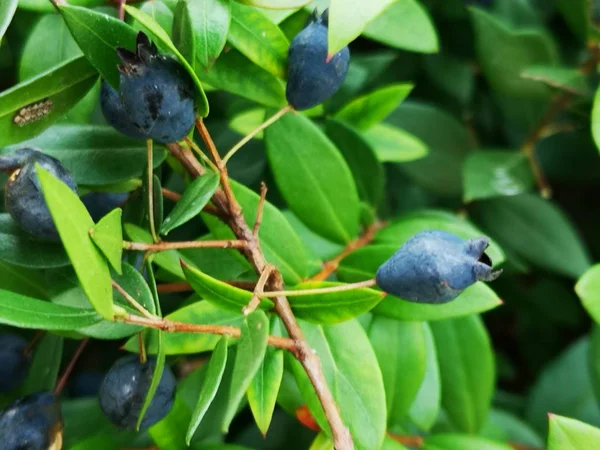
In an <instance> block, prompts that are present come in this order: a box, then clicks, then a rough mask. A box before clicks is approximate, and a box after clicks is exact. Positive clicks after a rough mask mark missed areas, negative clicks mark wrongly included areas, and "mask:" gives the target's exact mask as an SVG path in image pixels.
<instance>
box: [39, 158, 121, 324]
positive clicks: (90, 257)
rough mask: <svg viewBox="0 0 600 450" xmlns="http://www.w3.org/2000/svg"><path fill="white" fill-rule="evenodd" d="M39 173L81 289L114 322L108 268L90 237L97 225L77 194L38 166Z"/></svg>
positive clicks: (97, 308)
mask: <svg viewBox="0 0 600 450" xmlns="http://www.w3.org/2000/svg"><path fill="white" fill-rule="evenodd" d="M36 170H37V175H38V178H39V181H40V184H41V187H42V191H43V193H44V199H45V200H46V204H47V205H48V209H49V210H50V213H51V214H52V219H53V220H54V224H55V225H56V228H57V230H58V233H59V235H60V238H61V240H62V243H63V245H64V246H65V249H66V251H67V254H68V255H69V259H70V260H71V264H72V265H73V268H74V269H75V272H76V273H77V278H78V279H79V282H80V283H81V287H82V288H83V290H84V292H85V294H86V295H87V297H88V299H89V300H90V303H91V304H92V305H93V306H94V309H95V310H96V311H97V312H98V314H100V315H101V316H102V317H104V318H106V319H108V320H113V316H114V310H113V298H112V287H111V280H110V272H109V269H108V264H107V263H106V261H105V260H104V258H103V257H102V254H101V253H100V251H99V250H98V249H97V248H96V247H95V246H94V244H93V242H92V240H91V239H90V236H89V230H90V229H91V228H92V227H93V226H94V221H93V220H92V218H91V217H90V215H89V213H88V211H87V209H86V208H85V206H84V205H83V203H81V200H79V197H77V194H75V193H74V192H73V191H71V189H69V188H68V187H67V185H65V184H64V183H63V182H62V181H60V180H58V179H57V178H55V177H54V176H53V175H51V174H50V173H49V172H47V171H46V170H44V169H42V168H41V167H40V166H39V165H36Z"/></svg>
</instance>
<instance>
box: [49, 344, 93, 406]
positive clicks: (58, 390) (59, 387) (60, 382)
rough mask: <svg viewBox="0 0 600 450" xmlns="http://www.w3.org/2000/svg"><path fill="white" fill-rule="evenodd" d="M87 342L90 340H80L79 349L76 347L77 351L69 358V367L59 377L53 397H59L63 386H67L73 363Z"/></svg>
mask: <svg viewBox="0 0 600 450" xmlns="http://www.w3.org/2000/svg"><path fill="white" fill-rule="evenodd" d="M89 340H90V338H85V339H82V340H81V342H80V343H79V347H77V350H75V354H74V355H73V357H72V358H71V361H69V365H68V366H67V368H66V369H65V371H64V372H63V374H62V375H61V377H60V379H59V380H58V384H57V385H56V387H55V388H54V395H60V393H61V392H62V390H63V389H64V388H65V385H66V384H67V380H68V379H69V376H70V375H71V372H72V371H73V368H74V367H75V363H76V362H77V360H78V359H79V357H80V356H81V353H82V352H83V349H84V348H85V346H86V345H87V343H88V342H89Z"/></svg>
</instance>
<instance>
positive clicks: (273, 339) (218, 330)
mask: <svg viewBox="0 0 600 450" xmlns="http://www.w3.org/2000/svg"><path fill="white" fill-rule="evenodd" d="M117 320H119V321H121V322H125V323H130V324H133V325H141V326H144V327H148V328H156V329H157V330H162V331H165V332H167V333H176V332H177V333H205V334H218V335H221V336H231V337H234V338H238V337H240V336H241V330H240V329H239V328H237V327H232V326H229V325H197V324H194V323H183V322H176V321H173V320H168V319H161V318H159V317H157V318H154V319H149V318H146V317H141V316H134V315H132V314H129V315H127V316H125V317H119V318H117ZM267 343H268V344H269V345H271V346H273V347H277V348H281V349H283V350H287V351H289V352H291V353H293V354H294V355H295V354H297V348H296V343H295V342H294V341H293V340H292V339H290V338H284V337H279V336H269V338H268V341H267Z"/></svg>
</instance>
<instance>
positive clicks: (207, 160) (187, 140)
mask: <svg viewBox="0 0 600 450" xmlns="http://www.w3.org/2000/svg"><path fill="white" fill-rule="evenodd" d="M184 141H185V143H186V144H187V145H189V146H190V148H191V149H192V150H194V151H195V152H196V154H197V155H198V156H199V157H200V158H201V159H202V161H204V162H205V163H206V164H208V166H209V167H210V168H211V169H212V170H213V171H214V172H218V171H219V169H217V166H215V165H214V163H213V162H212V161H211V160H210V158H209V157H208V156H206V155H205V154H204V152H203V151H202V150H201V149H200V147H198V146H197V145H196V143H195V142H194V141H192V140H191V139H190V138H189V137H187V136H186V137H185V139H184Z"/></svg>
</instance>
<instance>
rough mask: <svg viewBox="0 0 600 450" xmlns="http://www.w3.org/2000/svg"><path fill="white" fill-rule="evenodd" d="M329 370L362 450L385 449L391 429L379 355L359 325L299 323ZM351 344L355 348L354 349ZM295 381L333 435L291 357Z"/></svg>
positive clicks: (328, 377)
mask: <svg viewBox="0 0 600 450" xmlns="http://www.w3.org/2000/svg"><path fill="white" fill-rule="evenodd" d="M299 323H300V326H301V328H302V331H303V332H304V335H305V337H306V340H307V341H308V344H309V345H310V348H312V349H314V351H315V352H316V354H317V355H319V358H320V359H321V364H322V366H323V374H324V375H325V380H326V381H327V385H328V386H329V387H330V388H331V391H332V394H333V397H334V400H335V402H336V404H337V405H338V407H339V410H340V413H341V415H342V420H343V421H344V424H345V425H346V426H347V427H348V428H349V429H350V434H351V435H352V437H353V439H354V446H355V448H356V449H357V450H372V449H374V448H380V446H381V445H382V442H383V439H384V436H385V430H386V414H385V408H386V407H385V392H384V387H383V379H382V376H381V371H380V370H379V365H378V363H377V358H376V357H375V352H374V351H373V348H372V347H371V344H370V343H369V339H368V337H367V335H366V333H365V331H364V330H363V328H362V327H361V326H360V324H359V323H358V322H357V321H356V320H351V321H348V322H345V323H342V324H339V325H335V326H321V325H312V324H309V323H307V322H303V321H299ZM349 343H351V345H348V344H349ZM289 361H290V362H291V364H292V370H293V372H294V377H295V378H296V382H297V383H298V387H299V388H300V392H301V393H302V397H303V398H304V400H305V401H306V402H307V405H308V408H309V410H310V412H311V414H312V415H313V417H314V418H315V419H316V421H317V423H318V424H319V426H320V427H321V429H322V430H323V431H324V432H325V433H327V434H328V435H331V432H330V429H329V425H328V423H327V420H326V419H325V415H324V413H323V409H322V408H321V404H320V403H319V400H318V399H317V397H316V395H315V393H314V388H313V386H312V384H311V382H310V380H309V379H308V377H307V376H306V372H305V371H304V369H303V368H302V366H301V365H300V364H299V363H298V362H297V361H296V360H295V359H292V358H291V357H289Z"/></svg>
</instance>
